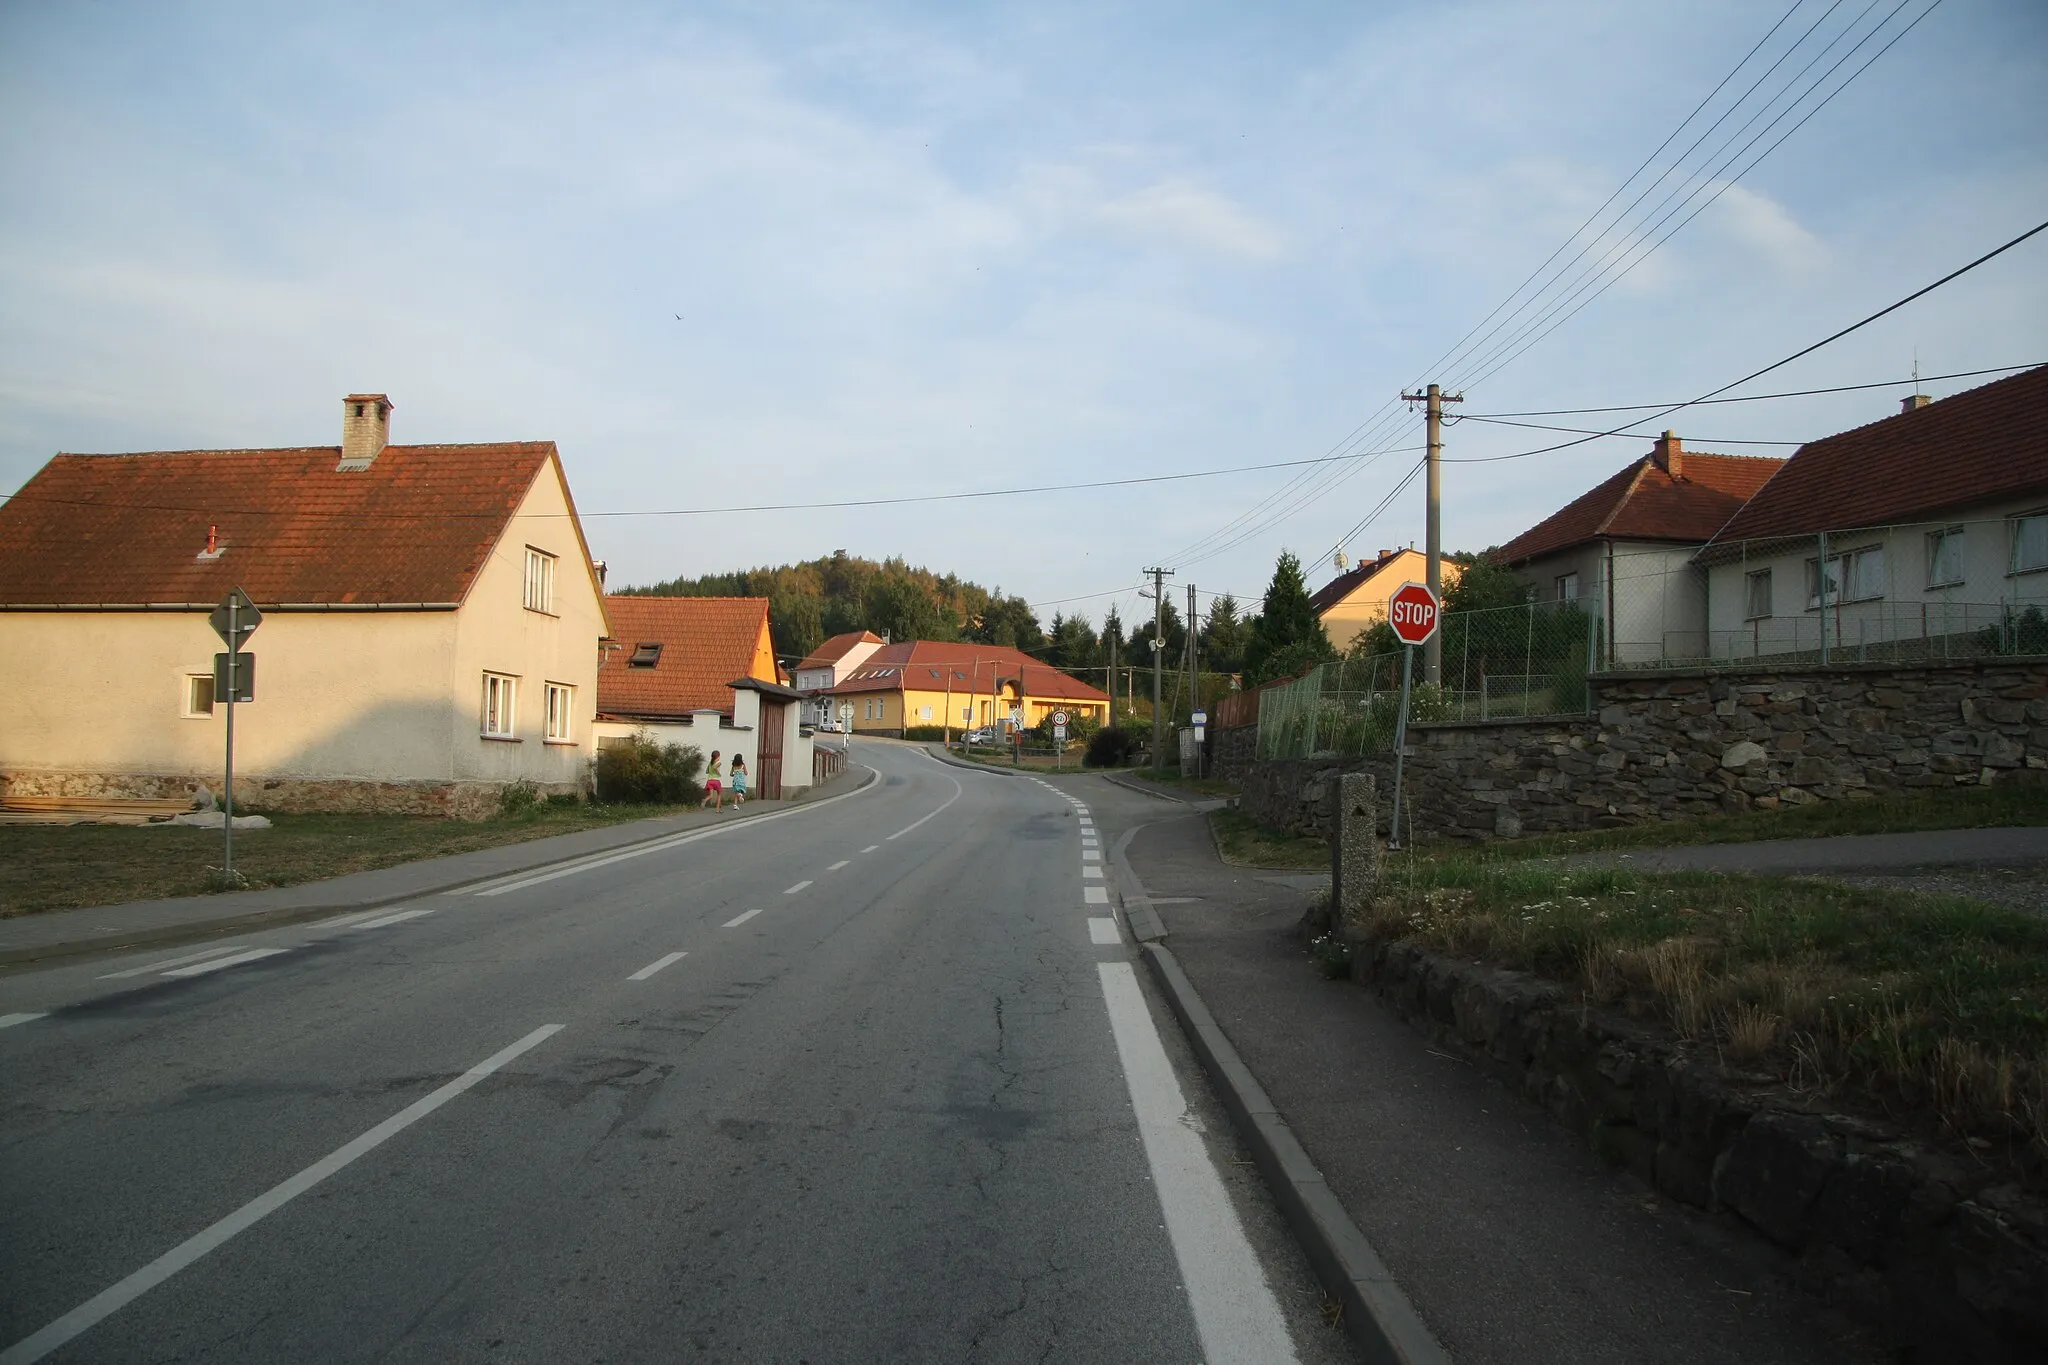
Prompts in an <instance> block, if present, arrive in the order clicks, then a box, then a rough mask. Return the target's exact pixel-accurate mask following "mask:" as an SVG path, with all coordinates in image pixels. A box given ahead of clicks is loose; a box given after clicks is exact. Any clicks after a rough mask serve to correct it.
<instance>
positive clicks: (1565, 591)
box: [1552, 569, 1579, 602]
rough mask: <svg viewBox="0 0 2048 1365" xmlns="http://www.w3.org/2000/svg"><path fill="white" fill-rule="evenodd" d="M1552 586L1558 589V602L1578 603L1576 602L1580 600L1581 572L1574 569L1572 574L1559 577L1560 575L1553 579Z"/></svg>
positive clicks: (1563, 574)
mask: <svg viewBox="0 0 2048 1365" xmlns="http://www.w3.org/2000/svg"><path fill="white" fill-rule="evenodd" d="M1552 586H1554V587H1555V588H1556V590H1557V600H1558V601H1560V602H1576V601H1578V600H1579V571H1578V570H1577V569H1573V570H1572V571H1571V572H1570V573H1561V574H1559V575H1558V576H1557V577H1556V578H1555V579H1553V580H1552Z"/></svg>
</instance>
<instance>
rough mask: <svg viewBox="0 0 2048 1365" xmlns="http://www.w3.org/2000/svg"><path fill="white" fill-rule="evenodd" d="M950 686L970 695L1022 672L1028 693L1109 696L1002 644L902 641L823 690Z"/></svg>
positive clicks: (937, 689) (926, 689) (1079, 697)
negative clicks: (836, 683) (949, 678)
mask: <svg viewBox="0 0 2048 1365" xmlns="http://www.w3.org/2000/svg"><path fill="white" fill-rule="evenodd" d="M949 675H950V676H951V679H952V686H953V690H954V691H956V692H962V693H967V694H969V695H972V694H976V693H982V692H987V691H988V690H989V689H990V687H991V686H993V685H994V684H995V681H996V679H998V678H1001V679H1003V680H1005V681H1008V680H1009V679H1012V678H1016V677H1018V676H1020V675H1021V676H1022V677H1023V679H1024V693H1025V695H1027V696H1032V697H1055V698H1064V699H1066V700H1069V701H1096V702H1104V703H1106V702H1108V701H1109V694H1108V693H1107V692H1103V691H1101V690H1099V689H1097V688H1094V687H1090V686H1089V685H1088V684H1087V683H1084V682H1082V681H1081V680H1080V679H1079V678H1076V677H1074V676H1073V675H1072V674H1069V673H1062V672H1061V671H1060V670H1058V669H1057V668H1054V667H1053V666H1052V665H1051V664H1048V663H1044V662H1042V661H1040V660H1038V659H1034V658H1032V657H1031V656H1030V655H1029V654H1026V653H1024V652H1023V651H1022V650H1019V649H1012V648H1010V647H1009V646H1007V645H976V644H954V643H951V642H944V641H937V640H905V641H902V642H901V643H898V644H893V645H883V646H882V647H881V648H880V649H878V650H876V651H875V652H874V653H872V654H870V655H868V657H867V658H865V659H863V660H862V661H861V665H860V667H859V668H856V669H855V670H854V671H853V672H852V673H851V674H850V675H849V676H847V677H846V678H843V679H841V680H840V682H839V684H838V685H837V686H836V687H828V688H825V689H823V690H824V691H826V692H830V693H833V694H835V695H837V694H841V693H856V692H894V691H897V690H899V689H901V688H906V687H907V688H910V689H912V690H914V691H920V692H943V691H945V690H946V682H947V678H948V676H949Z"/></svg>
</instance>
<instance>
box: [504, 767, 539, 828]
mask: <svg viewBox="0 0 2048 1365" xmlns="http://www.w3.org/2000/svg"><path fill="white" fill-rule="evenodd" d="M539 805H540V788H539V787H537V786H535V785H534V783H533V780H532V779H531V778H526V777H522V778H520V779H519V780H518V781H517V782H511V783H507V784H506V785H505V786H503V787H501V788H499V789H498V814H499V815H500V816H502V817H504V818H506V819H517V818H518V817H519V816H522V815H527V814H530V813H531V812H532V811H533V810H534V809H535V808H537V807H538V806H539Z"/></svg>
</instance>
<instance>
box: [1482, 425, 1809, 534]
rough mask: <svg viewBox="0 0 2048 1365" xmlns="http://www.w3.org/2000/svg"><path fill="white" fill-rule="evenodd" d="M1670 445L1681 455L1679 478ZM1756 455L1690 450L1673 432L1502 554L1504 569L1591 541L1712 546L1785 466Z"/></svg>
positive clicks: (1534, 527)
mask: <svg viewBox="0 0 2048 1365" xmlns="http://www.w3.org/2000/svg"><path fill="white" fill-rule="evenodd" d="M1667 443H1668V444H1669V446H1671V447H1674V448H1676V449H1675V452H1674V453H1676V455H1677V456H1678V469H1679V472H1678V473H1677V474H1675V475H1674V474H1673V473H1671V471H1670V468H1669V467H1668V457H1667V454H1666V446H1667ZM1784 463H1785V462H1784V461H1783V460H1779V459H1773V458H1768V457H1764V456H1750V455H1713V454H1707V453H1704V452H1700V451H1692V450H1685V449H1683V447H1682V446H1680V443H1679V441H1678V438H1676V437H1674V436H1671V435H1670V434H1669V433H1666V436H1665V438H1664V439H1661V440H1659V441H1658V442H1657V449H1656V450H1654V451H1653V452H1651V453H1650V454H1648V455H1645V456H1644V457H1643V458H1642V459H1640V460H1637V461H1636V462H1634V463H1633V464H1631V465H1629V466H1627V467H1626V468H1624V469H1622V470H1621V471H1620V472H1619V473H1617V474H1616V475H1615V476H1614V477H1613V478H1611V479H1609V480H1607V481H1606V482H1605V483H1603V484H1601V485H1600V486H1599V487H1597V488H1595V489H1593V490H1592V491H1591V492H1590V493H1586V494H1584V495H1583V496H1581V497H1579V498H1576V499H1574V500H1573V501H1572V502H1570V503H1567V504H1566V505H1565V506H1564V507H1563V508H1562V509H1561V510H1560V511H1558V512H1555V513H1553V514H1552V515H1551V516H1549V517H1547V518H1545V519H1544V520H1542V521H1540V522H1538V523H1537V524H1536V525H1534V526H1532V527H1530V528H1529V529H1528V530H1526V531H1524V532H1522V534H1520V535H1518V536H1516V537H1515V538H1514V539H1513V540H1511V541H1509V542H1508V543H1507V544H1505V545H1503V546H1501V547H1500V549H1499V550H1498V551H1497V552H1496V555H1497V557H1498V558H1499V559H1500V561H1501V562H1502V563H1504V564H1519V563H1522V562H1524V561H1526V560H1530V559H1534V558H1536V557H1537V556H1538V555H1546V554H1549V553H1551V552H1552V551H1555V550H1565V549H1569V548H1571V547H1572V546H1574V545H1583V544H1585V543H1586V542H1587V541H1590V540H1671V541H1679V542H1681V543H1686V542H1689V543H1693V544H1702V545H1703V544H1705V543H1706V542H1707V541H1709V540H1712V539H1713V538H1714V533H1715V532H1717V531H1719V530H1720V529H1721V528H1722V527H1723V526H1724V525H1726V524H1727V522H1728V519H1729V518H1730V517H1732V516H1734V515H1735V514H1736V512H1737V511H1738V510H1740V508H1741V507H1742V504H1743V503H1745V502H1747V501H1748V500H1749V498H1750V497H1751V496H1752V495H1753V494H1754V493H1755V492H1756V491H1757V489H1759V488H1761V487H1763V486H1764V484H1765V482H1766V481H1767V480H1769V479H1770V477H1771V475H1773V474H1775V473H1777V472H1778V470H1779V468H1780V467H1782V466H1783V465H1784Z"/></svg>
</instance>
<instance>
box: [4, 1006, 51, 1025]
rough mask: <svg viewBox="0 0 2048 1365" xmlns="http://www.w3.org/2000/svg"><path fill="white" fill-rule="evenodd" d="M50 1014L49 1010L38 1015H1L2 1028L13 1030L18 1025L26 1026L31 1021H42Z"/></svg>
mask: <svg viewBox="0 0 2048 1365" xmlns="http://www.w3.org/2000/svg"><path fill="white" fill-rule="evenodd" d="M48 1013H49V1011H48V1010H43V1011H42V1012H41V1013H38V1014H0V1028H13V1027H14V1026H15V1025H16V1024H26V1023H27V1022H28V1021H29V1020H31V1019H40V1018H42V1017H43V1015H45V1014H48Z"/></svg>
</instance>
